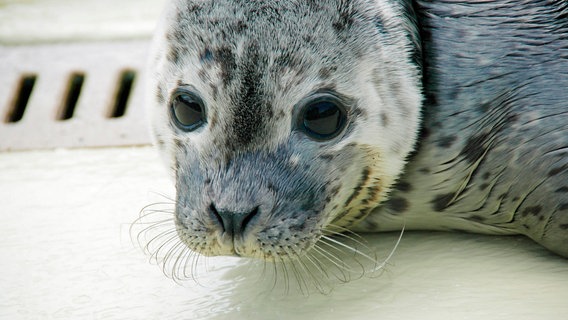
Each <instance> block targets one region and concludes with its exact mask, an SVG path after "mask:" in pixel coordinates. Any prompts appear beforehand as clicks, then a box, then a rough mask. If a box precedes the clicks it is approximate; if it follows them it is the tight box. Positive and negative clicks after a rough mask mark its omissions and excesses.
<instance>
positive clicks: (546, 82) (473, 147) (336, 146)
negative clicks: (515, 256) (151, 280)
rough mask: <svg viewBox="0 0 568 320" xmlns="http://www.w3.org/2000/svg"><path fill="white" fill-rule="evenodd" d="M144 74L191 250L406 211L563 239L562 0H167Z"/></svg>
mask: <svg viewBox="0 0 568 320" xmlns="http://www.w3.org/2000/svg"><path fill="white" fill-rule="evenodd" d="M148 75H149V81H148V90H147V92H148V101H149V110H150V114H151V121H152V131H153V134H154V137H155V141H156V144H157V146H158V148H159V149H160V152H161V154H162V155H163V156H164V159H165V161H166V162H167V164H168V166H169V167H170V168H171V172H172V175H173V177H174V180H175V185H176V190H177V192H176V197H175V209H174V217H173V218H174V220H175V225H176V229H177V234H178V236H179V239H180V241H181V243H182V244H183V245H184V246H186V247H187V248H189V249H191V250H193V251H195V252H198V253H200V254H203V255H207V256H213V255H234V256H243V257H252V258H259V259H263V260H274V261H283V260H286V259H295V258H298V257H302V256H306V255H309V254H310V252H312V251H313V250H318V248H321V247H318V245H319V243H321V241H323V240H326V239H327V241H331V240H329V239H330V238H329V236H330V235H336V234H340V233H342V232H345V231H353V232H378V231H389V230H401V229H402V228H403V227H404V228H406V230H419V229H421V230H459V231H466V232H478V233H485V234H523V235H526V236H528V237H530V238H532V239H534V240H535V241H536V242H538V243H540V244H542V245H543V246H545V247H546V248H548V249H550V250H552V251H553V252H555V253H557V254H560V255H562V256H565V257H566V256H568V3H567V2H565V1H564V0H557V1H554V0H549V1H540V0H531V1H527V0H524V1H511V0H509V1H506V0H504V1H483V2H481V1H473V0H463V1H456V0H451V1H450V0H440V1H414V2H412V1H402V0H401V1H394V0H321V1H307V0H306V1H304V0H301V1H293V0H292V1H275V0H272V1H269V0H266V1H260V0H252V1H251V0H231V1H229V0H216V1H212V0H199V1H198V0H172V1H170V2H169V4H168V9H167V10H166V13H165V15H164V17H163V19H162V22H161V24H160V27H159V29H158V31H157V33H156V37H155V42H154V46H153V51H152V54H151V59H150V67H149V74H148Z"/></svg>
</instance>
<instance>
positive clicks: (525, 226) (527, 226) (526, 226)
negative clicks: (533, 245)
mask: <svg viewBox="0 0 568 320" xmlns="http://www.w3.org/2000/svg"><path fill="white" fill-rule="evenodd" d="M523 227H524V228H525V229H527V230H530V228H531V227H530V226H529V225H528V224H526V223H524V224H523Z"/></svg>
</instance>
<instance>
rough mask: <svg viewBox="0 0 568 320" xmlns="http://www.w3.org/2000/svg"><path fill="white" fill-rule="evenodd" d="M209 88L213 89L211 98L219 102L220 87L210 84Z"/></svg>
mask: <svg viewBox="0 0 568 320" xmlns="http://www.w3.org/2000/svg"><path fill="white" fill-rule="evenodd" d="M209 87H210V88H211V97H212V98H213V100H217V97H218V96H219V87H217V86H216V85H215V84H213V83H211V84H209Z"/></svg>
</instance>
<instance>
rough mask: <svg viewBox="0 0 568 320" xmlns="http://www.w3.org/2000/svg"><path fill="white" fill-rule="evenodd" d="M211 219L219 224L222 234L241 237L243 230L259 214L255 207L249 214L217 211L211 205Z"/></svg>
mask: <svg viewBox="0 0 568 320" xmlns="http://www.w3.org/2000/svg"><path fill="white" fill-rule="evenodd" d="M209 212H210V215H211V219H212V220H214V221H216V222H217V223H219V225H220V226H221V229H222V231H223V232H224V233H228V234H231V235H233V236H235V235H242V234H243V233H244V232H245V229H246V228H247V227H248V226H249V225H250V224H251V221H252V220H253V219H254V217H256V216H257V215H258V213H259V208H258V207H256V208H254V209H253V210H252V211H249V212H234V211H231V210H218V209H217V208H216V207H215V205H214V204H213V203H212V204H211V205H209Z"/></svg>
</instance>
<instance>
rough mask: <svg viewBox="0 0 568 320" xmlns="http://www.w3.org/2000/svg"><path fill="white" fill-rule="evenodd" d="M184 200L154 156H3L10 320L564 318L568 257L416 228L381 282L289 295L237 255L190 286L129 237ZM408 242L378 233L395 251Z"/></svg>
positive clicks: (0, 226)
mask: <svg viewBox="0 0 568 320" xmlns="http://www.w3.org/2000/svg"><path fill="white" fill-rule="evenodd" d="M159 194H162V195H165V196H173V194H174V190H173V189H172V186H171V184H170V181H169V178H168V174H167V173H166V172H165V170H164V169H163V168H162V164H161V162H160V160H159V159H158V156H157V155H156V152H155V150H153V149H152V148H149V147H145V148H116V149H91V150H89V149H86V150H72V151H69V150H57V151H33V152H20V153H0V204H1V205H0V208H1V209H0V237H1V238H0V239H1V240H0V318H2V319H480V318H483V319H566V317H567V315H568V303H567V301H568V261H567V260H565V259H561V258H558V257H556V256H553V255H550V254H548V253H547V252H546V251H545V250H543V249H542V248H540V247H538V246H536V245H534V244H533V243H531V242H530V241H528V240H525V239H522V238H514V237H513V238H510V237H486V236H478V235H460V234H443V233H411V232H407V233H406V234H405V235H404V237H403V239H402V243H401V244H400V246H399V248H398V250H397V251H396V253H395V255H394V257H393V258H392V260H391V263H390V265H389V266H388V267H387V272H386V273H384V274H382V275H381V276H378V277H373V278H363V279H361V280H356V281H353V282H351V283H348V284H345V285H339V286H337V287H336V288H335V290H334V291H333V292H332V293H330V294H328V295H321V294H318V293H313V294H311V295H310V296H308V297H305V296H303V295H301V294H295V293H291V294H287V295H284V294H282V291H279V290H278V288H277V289H271V288H270V287H267V286H265V285H262V284H259V282H258V281H257V280H258V277H259V275H258V274H251V273H250V271H249V270H250V268H249V266H248V265H249V264H250V262H246V261H243V260H239V259H228V258H218V259H213V260H210V261H209V268H210V269H211V271H210V272H208V273H206V274H204V275H203V277H202V283H204V284H205V286H199V285H196V284H194V283H193V282H191V281H188V282H186V283H185V284H184V285H183V286H181V285H178V284H176V283H174V281H172V280H171V279H169V278H166V277H165V276H164V275H163V274H162V272H161V269H160V267H158V266H157V265H155V264H151V263H149V261H148V256H147V255H145V254H144V253H143V252H142V251H141V249H139V248H137V246H136V245H134V244H132V242H131V240H130V234H129V227H130V224H131V223H132V222H133V221H134V220H135V219H136V218H137V217H138V214H139V211H140V209H141V208H142V207H144V206H145V205H146V204H149V203H152V202H157V201H163V199H164V198H163V196H161V195H159ZM396 237H397V235H393V234H385V235H378V236H371V237H369V242H370V246H371V247H374V248H376V250H377V251H378V252H379V253H380V254H383V253H385V252H388V250H389V248H391V247H392V245H393V243H394V242H395V241H396Z"/></svg>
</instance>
